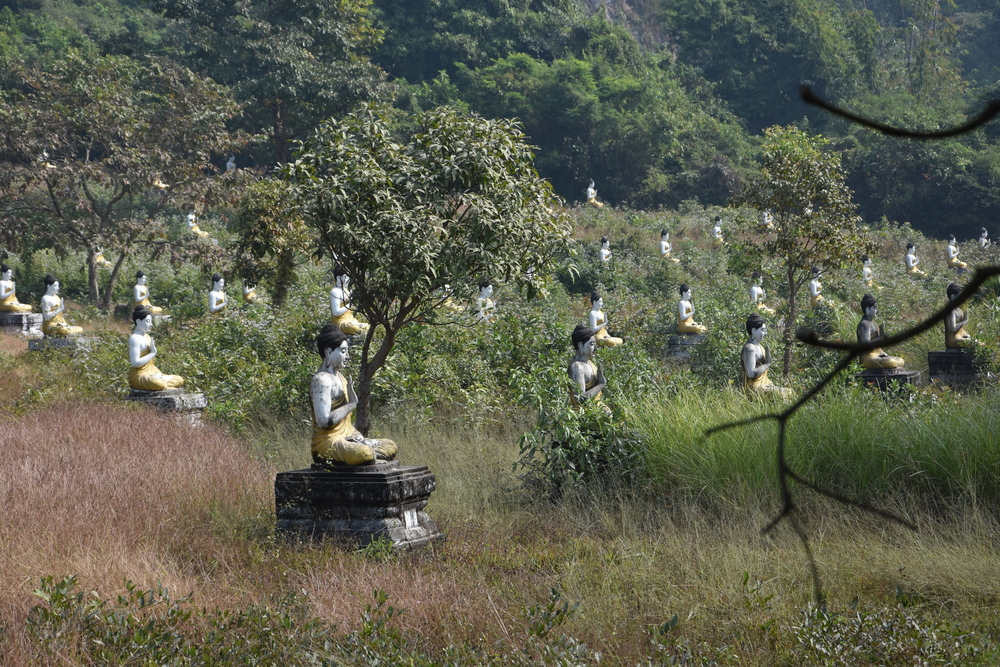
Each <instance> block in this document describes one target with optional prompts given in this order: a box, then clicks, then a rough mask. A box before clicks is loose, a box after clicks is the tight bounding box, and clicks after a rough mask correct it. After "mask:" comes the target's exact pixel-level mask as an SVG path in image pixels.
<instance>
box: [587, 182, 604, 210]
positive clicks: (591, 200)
mask: <svg viewBox="0 0 1000 667" xmlns="http://www.w3.org/2000/svg"><path fill="white" fill-rule="evenodd" d="M587 203H588V204H590V205H591V206H593V207H594V208H604V204H602V203H601V202H599V201H597V189H596V188H595V187H594V179H590V185H588V186H587Z"/></svg>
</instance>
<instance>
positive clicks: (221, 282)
mask: <svg viewBox="0 0 1000 667" xmlns="http://www.w3.org/2000/svg"><path fill="white" fill-rule="evenodd" d="M225 286H226V279H225V278H219V280H218V281H216V282H215V284H213V285H212V289H214V290H215V291H216V292H218V291H219V290H221V289H222V288H223V287H225Z"/></svg>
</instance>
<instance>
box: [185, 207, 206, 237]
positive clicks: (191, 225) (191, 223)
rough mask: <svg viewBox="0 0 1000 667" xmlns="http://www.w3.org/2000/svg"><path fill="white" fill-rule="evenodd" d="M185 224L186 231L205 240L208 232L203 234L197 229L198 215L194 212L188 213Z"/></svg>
mask: <svg viewBox="0 0 1000 667" xmlns="http://www.w3.org/2000/svg"><path fill="white" fill-rule="evenodd" d="M187 223H188V231H189V232H191V233H192V234H194V235H195V236H198V237H200V238H205V237H206V236H208V232H203V231H201V229H200V228H199V227H198V215H197V214H196V213H195V212H194V211H191V212H190V213H188V216H187Z"/></svg>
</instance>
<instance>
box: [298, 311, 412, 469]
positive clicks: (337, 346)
mask: <svg viewBox="0 0 1000 667" xmlns="http://www.w3.org/2000/svg"><path fill="white" fill-rule="evenodd" d="M348 347H349V346H348V342H347V334H345V333H344V332H343V331H341V329H340V327H338V326H337V325H336V324H333V323H329V324H324V325H323V328H322V329H321V330H320V332H319V336H317V337H316V349H317V351H318V352H319V356H320V357H321V358H322V359H323V363H322V364H321V365H320V367H319V370H317V371H316V374H315V375H314V376H313V379H312V382H311V383H310V385H309V400H310V404H311V407H312V425H313V432H312V456H313V461H315V462H316V463H319V464H321V465H324V466H330V467H334V466H359V465H372V464H375V463H377V462H379V461H391V460H393V459H394V458H395V457H396V451H397V447H396V443H394V442H393V441H392V440H374V439H369V438H366V437H364V436H363V435H361V433H359V432H358V430H357V429H356V428H354V424H353V423H352V421H351V413H353V412H354V409H355V408H356V407H357V406H358V397H357V396H356V395H355V393H354V387H353V386H352V385H351V383H350V382H348V381H347V378H345V377H344V375H343V374H342V373H341V370H342V369H343V368H344V367H345V366H347V362H348V361H349V360H350V352H349V349H348Z"/></svg>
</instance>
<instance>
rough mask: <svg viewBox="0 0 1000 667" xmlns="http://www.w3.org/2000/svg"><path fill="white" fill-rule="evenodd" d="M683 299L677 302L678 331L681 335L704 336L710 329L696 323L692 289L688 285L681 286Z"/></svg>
mask: <svg viewBox="0 0 1000 667" xmlns="http://www.w3.org/2000/svg"><path fill="white" fill-rule="evenodd" d="M679 289H680V293H681V299H680V301H678V302H677V331H679V332H680V333H693V334H703V333H705V332H706V331H708V327H706V326H705V325H703V324H699V323H697V322H695V321H694V306H693V305H691V288H690V287H688V286H687V283H685V284H683V285H681V286H680V288H679Z"/></svg>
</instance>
